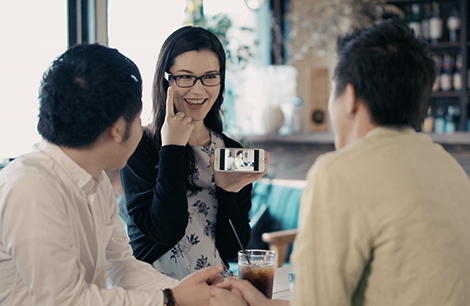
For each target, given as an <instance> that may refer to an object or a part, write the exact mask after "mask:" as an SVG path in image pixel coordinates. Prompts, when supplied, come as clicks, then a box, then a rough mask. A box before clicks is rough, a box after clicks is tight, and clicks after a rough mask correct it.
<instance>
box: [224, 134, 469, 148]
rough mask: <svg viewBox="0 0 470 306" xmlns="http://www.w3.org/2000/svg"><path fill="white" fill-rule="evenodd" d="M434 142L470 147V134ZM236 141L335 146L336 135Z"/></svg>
mask: <svg viewBox="0 0 470 306" xmlns="http://www.w3.org/2000/svg"><path fill="white" fill-rule="evenodd" d="M428 135H429V136H431V138H432V140H433V141H434V142H437V143H439V144H443V145H469V146H470V132H455V133H452V134H435V133H429V134H428ZM231 136H232V137H233V138H235V139H236V140H241V139H243V140H245V141H248V142H252V143H254V144H263V143H282V144H286V145H288V144H318V145H333V144H334V134H333V132H304V133H298V134H292V135H279V134H267V135H245V136H234V135H231Z"/></svg>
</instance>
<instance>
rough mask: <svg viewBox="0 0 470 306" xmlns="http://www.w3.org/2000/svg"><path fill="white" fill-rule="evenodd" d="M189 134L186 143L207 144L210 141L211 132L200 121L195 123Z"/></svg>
mask: <svg viewBox="0 0 470 306" xmlns="http://www.w3.org/2000/svg"><path fill="white" fill-rule="evenodd" d="M195 125H196V126H195V127H194V130H193V132H192V133H191V136H189V141H188V143H189V144H190V145H192V146H207V145H208V144H210V143H211V133H210V131H209V128H208V127H207V126H205V125H204V123H203V122H202V121H201V124H197V123H196V124H195Z"/></svg>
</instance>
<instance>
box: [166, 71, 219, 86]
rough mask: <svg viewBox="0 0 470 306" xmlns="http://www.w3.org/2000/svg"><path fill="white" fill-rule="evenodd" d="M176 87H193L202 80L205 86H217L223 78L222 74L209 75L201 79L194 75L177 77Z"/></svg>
mask: <svg viewBox="0 0 470 306" xmlns="http://www.w3.org/2000/svg"><path fill="white" fill-rule="evenodd" d="M174 78H175V79H176V85H178V86H180V87H192V86H194V85H196V82H197V80H198V79H199V80H201V82H202V84H203V85H204V86H216V85H219V84H220V82H221V80H222V77H221V75H220V74H208V75H203V76H201V77H196V76H193V75H175V76H174Z"/></svg>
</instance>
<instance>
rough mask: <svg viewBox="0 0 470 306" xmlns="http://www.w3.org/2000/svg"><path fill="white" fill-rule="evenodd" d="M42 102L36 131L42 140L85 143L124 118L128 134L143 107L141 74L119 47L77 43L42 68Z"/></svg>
mask: <svg viewBox="0 0 470 306" xmlns="http://www.w3.org/2000/svg"><path fill="white" fill-rule="evenodd" d="M39 103H40V107H39V122H38V131H39V133H40V134H41V136H42V137H43V138H44V139H46V140H47V141H49V142H51V143H54V144H56V145H61V146H65V147H70V148H87V147H90V146H92V145H93V144H94V143H95V141H96V140H97V139H98V137H99V136H100V135H101V134H102V133H103V132H104V131H105V130H106V129H107V128H108V127H109V126H111V125H112V124H113V123H114V122H115V121H116V120H117V119H118V118H120V117H123V118H124V119H125V120H126V122H127V130H126V135H125V138H127V136H128V134H129V128H130V124H131V122H132V121H133V120H134V119H135V117H136V116H137V115H138V114H139V112H140V110H141V108H142V78H141V76H140V72H139V70H138V68H137V66H136V65H135V64H134V62H132V61H131V60H130V59H129V58H127V57H126V56H124V55H122V54H121V53H119V51H117V50H116V49H111V48H108V47H104V46H101V45H98V44H92V45H77V46H74V47H72V48H70V49H69V50H67V51H66V52H65V53H63V54H62V55H60V56H59V57H58V58H57V59H56V60H55V61H54V62H53V63H52V65H51V66H50V68H49V69H48V70H47V71H46V72H45V73H44V75H43V79H42V82H41V87H40V89H39Z"/></svg>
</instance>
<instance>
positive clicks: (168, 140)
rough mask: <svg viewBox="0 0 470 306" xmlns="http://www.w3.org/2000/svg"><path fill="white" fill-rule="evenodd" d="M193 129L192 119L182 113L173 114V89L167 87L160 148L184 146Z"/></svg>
mask: <svg viewBox="0 0 470 306" xmlns="http://www.w3.org/2000/svg"><path fill="white" fill-rule="evenodd" d="M193 129H194V124H193V123H192V118H191V117H189V116H186V114H185V113H183V112H178V113H177V114H175V108H174V104H173V88H172V87H171V86H170V87H168V91H167V98H166V116H165V122H164V123H163V126H162V130H161V134H162V135H161V137H162V146H165V145H179V146H185V145H186V144H187V143H188V140H189V136H191V133H192V131H193Z"/></svg>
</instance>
